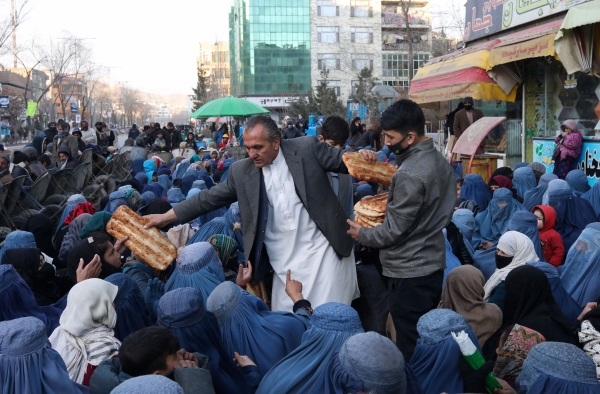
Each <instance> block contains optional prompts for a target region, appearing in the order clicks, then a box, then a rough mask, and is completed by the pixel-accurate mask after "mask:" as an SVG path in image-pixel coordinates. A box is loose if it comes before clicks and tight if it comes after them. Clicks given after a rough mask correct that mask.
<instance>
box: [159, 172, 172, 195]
mask: <svg viewBox="0 0 600 394" xmlns="http://www.w3.org/2000/svg"><path fill="white" fill-rule="evenodd" d="M156 182H158V184H159V185H161V186H162V188H163V194H162V196H161V197H166V196H167V192H168V191H169V189H170V188H171V186H173V183H172V182H171V180H170V179H169V176H168V175H159V176H158V178H157V179H156Z"/></svg>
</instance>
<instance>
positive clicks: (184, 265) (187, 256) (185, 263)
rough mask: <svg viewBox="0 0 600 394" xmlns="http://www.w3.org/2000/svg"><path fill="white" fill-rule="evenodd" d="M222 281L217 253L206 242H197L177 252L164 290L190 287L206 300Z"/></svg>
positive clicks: (221, 266) (223, 275) (222, 275)
mask: <svg viewBox="0 0 600 394" xmlns="http://www.w3.org/2000/svg"><path fill="white" fill-rule="evenodd" d="M222 282H225V273H224V272H223V264H222V263H221V260H219V255H217V252H216V251H215V249H214V247H213V246H212V245H211V244H209V243H208V242H197V243H194V244H191V245H188V246H186V247H185V248H183V250H182V251H181V253H180V254H179V257H178V258H177V268H175V271H173V274H172V275H171V277H170V278H169V280H168V281H167V284H166V285H165V291H170V290H174V289H180V288H182V287H192V288H194V289H197V290H199V291H200V292H202V297H203V298H204V299H205V300H206V299H207V298H208V296H209V295H210V293H212V291H213V290H214V289H215V288H216V287H217V286H218V285H219V284H221V283H222Z"/></svg>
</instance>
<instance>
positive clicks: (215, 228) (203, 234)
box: [187, 216, 235, 245]
mask: <svg viewBox="0 0 600 394" xmlns="http://www.w3.org/2000/svg"><path fill="white" fill-rule="evenodd" d="M216 234H223V235H227V236H229V237H231V238H235V237H234V235H233V223H231V222H230V221H229V220H228V219H226V218H224V217H222V216H221V217H217V218H214V219H212V220H211V221H210V222H208V223H206V224H204V225H203V226H202V227H200V228H199V229H198V231H196V234H194V236H193V237H192V238H190V240H189V241H188V242H187V244H188V245H191V244H193V243H196V242H206V241H208V239H209V238H210V237H212V236H213V235H216Z"/></svg>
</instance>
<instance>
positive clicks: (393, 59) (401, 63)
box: [381, 54, 408, 78]
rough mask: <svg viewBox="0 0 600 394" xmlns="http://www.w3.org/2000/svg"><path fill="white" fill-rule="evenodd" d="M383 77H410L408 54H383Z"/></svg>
mask: <svg viewBox="0 0 600 394" xmlns="http://www.w3.org/2000/svg"><path fill="white" fill-rule="evenodd" d="M381 58H382V60H383V63H382V65H381V76H382V77H384V78H385V77H388V78H390V77H408V55H406V54H397V55H392V54H383V55H382V56H381Z"/></svg>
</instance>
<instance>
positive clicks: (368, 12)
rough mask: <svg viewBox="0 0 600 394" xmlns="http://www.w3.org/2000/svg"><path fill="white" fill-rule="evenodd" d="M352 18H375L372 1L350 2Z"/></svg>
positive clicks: (354, 0)
mask: <svg viewBox="0 0 600 394" xmlns="http://www.w3.org/2000/svg"><path fill="white" fill-rule="evenodd" d="M350 16H354V17H371V16H373V8H372V7H371V0H350Z"/></svg>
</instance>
